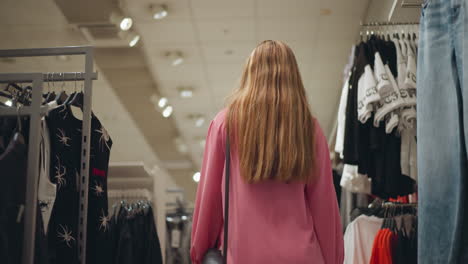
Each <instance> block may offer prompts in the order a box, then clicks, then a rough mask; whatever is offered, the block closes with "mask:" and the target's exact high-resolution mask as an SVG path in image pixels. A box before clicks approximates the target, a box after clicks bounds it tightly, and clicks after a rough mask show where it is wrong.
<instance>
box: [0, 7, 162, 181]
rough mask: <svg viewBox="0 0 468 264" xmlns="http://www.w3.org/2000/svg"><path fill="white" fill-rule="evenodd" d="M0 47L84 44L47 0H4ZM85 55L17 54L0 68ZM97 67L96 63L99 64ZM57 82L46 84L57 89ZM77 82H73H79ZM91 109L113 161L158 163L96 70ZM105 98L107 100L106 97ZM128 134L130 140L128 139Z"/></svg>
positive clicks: (75, 61)
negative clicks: (105, 135) (109, 145)
mask: <svg viewBox="0 0 468 264" xmlns="http://www.w3.org/2000/svg"><path fill="white" fill-rule="evenodd" d="M0 38H1V40H0V49H12V48H44V47H55V46H76V45H84V44H87V42H86V41H85V40H84V38H82V37H81V33H80V32H79V31H76V30H74V29H73V28H72V27H70V26H69V25H68V23H67V21H66V20H65V18H64V17H63V15H62V14H61V12H60V10H58V8H57V7H56V6H55V3H54V2H53V1H51V0H48V1H36V0H19V1H18V0H2V2H1V3H0ZM83 69H84V58H83V57H82V56H71V57H70V60H69V61H65V62H63V61H60V60H58V59H57V58H55V57H36V58H17V59H16V60H15V62H14V63H5V62H1V61H0V72H2V73H5V72H50V73H52V72H64V71H83ZM97 71H99V69H97ZM61 86H62V84H61V83H55V84H51V85H47V84H46V85H45V88H46V89H49V87H50V89H54V87H55V89H59V87H61ZM80 86H81V83H77V87H78V88H80ZM93 88H94V89H93V112H94V113H95V114H96V115H97V116H98V117H99V119H100V120H101V122H102V123H103V124H104V126H105V127H106V129H107V130H108V131H109V134H110V135H111V137H112V139H113V142H114V144H113V147H112V152H111V161H112V162H131V161H143V162H144V163H145V164H146V165H147V166H148V167H149V168H154V167H155V166H158V167H159V168H160V169H159V170H158V173H159V174H160V176H161V177H166V176H167V175H166V174H167V172H165V171H164V170H161V168H162V167H163V164H161V162H160V160H159V159H158V157H157V156H156V155H155V153H154V152H153V151H152V149H151V147H150V145H149V144H148V143H147V141H146V139H145V137H144V136H143V135H142V133H141V131H140V130H139V129H138V128H137V126H136V124H135V122H134V121H133V119H132V118H131V116H130V114H129V113H128V112H127V110H126V109H125V107H124V106H123V105H122V103H121V101H120V99H119V98H118V97H117V95H116V94H115V92H114V90H113V89H112V87H111V86H110V85H109V82H108V80H107V79H106V76H104V75H102V74H100V75H99V78H98V80H97V81H95V82H93ZM65 89H68V90H69V91H72V90H74V89H75V84H74V83H65ZM104 102H105V103H104ZM129 139H131V140H129Z"/></svg>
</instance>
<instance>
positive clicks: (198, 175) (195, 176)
mask: <svg viewBox="0 0 468 264" xmlns="http://www.w3.org/2000/svg"><path fill="white" fill-rule="evenodd" d="M200 176H201V174H200V172H198V171H197V172H195V173H194V174H193V177H192V178H193V181H194V182H199V181H200Z"/></svg>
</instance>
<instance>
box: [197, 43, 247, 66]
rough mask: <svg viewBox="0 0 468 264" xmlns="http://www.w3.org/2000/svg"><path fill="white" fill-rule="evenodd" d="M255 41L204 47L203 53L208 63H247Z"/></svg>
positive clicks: (206, 45)
mask: <svg viewBox="0 0 468 264" xmlns="http://www.w3.org/2000/svg"><path fill="white" fill-rule="evenodd" d="M254 48H255V43H254V42H253V41H249V42H226V43H219V44H218V43H216V44H205V45H202V52H203V55H204V57H205V61H206V62H207V63H238V64H243V63H245V61H246V59H247V58H248V57H249V55H250V53H251V52H252V50H253V49H254Z"/></svg>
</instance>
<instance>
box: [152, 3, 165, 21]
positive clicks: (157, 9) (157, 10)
mask: <svg viewBox="0 0 468 264" xmlns="http://www.w3.org/2000/svg"><path fill="white" fill-rule="evenodd" d="M150 10H151V14H152V15H153V19H156V20H160V19H163V18H165V17H167V15H169V12H168V11H167V6H166V5H150Z"/></svg>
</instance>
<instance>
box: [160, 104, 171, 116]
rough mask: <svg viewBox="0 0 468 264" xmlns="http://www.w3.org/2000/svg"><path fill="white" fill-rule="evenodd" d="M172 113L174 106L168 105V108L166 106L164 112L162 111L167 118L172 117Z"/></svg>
mask: <svg viewBox="0 0 468 264" xmlns="http://www.w3.org/2000/svg"><path fill="white" fill-rule="evenodd" d="M171 114H172V106H170V105H168V106H167V107H166V108H164V110H163V112H162V115H163V116H164V117H165V118H168V117H170V116H171Z"/></svg>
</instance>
